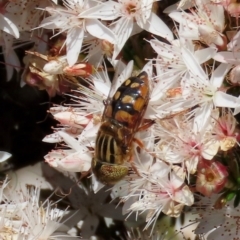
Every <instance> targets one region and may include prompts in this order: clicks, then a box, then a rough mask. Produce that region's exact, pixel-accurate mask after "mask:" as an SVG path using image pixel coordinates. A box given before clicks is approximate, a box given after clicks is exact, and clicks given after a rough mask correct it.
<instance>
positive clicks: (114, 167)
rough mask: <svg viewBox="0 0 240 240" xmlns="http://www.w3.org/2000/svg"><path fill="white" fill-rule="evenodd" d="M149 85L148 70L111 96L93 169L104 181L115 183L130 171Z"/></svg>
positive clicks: (101, 127) (96, 145) (107, 103)
mask: <svg viewBox="0 0 240 240" xmlns="http://www.w3.org/2000/svg"><path fill="white" fill-rule="evenodd" d="M149 97H150V87H149V80H148V75H147V73H146V72H142V73H140V74H139V75H138V76H137V77H130V78H129V79H127V80H125V82H123V83H122V85H121V86H120V87H119V88H118V89H117V90H116V92H115V93H114V95H113V97H110V96H109V97H108V99H107V102H106V105H105V110H104V113H103V116H102V124H101V126H100V129H99V131H98V134H97V138H96V144H95V156H94V157H93V159H92V170H93V173H94V174H95V176H96V177H97V179H98V180H99V181H100V182H102V183H104V184H115V183H116V182H118V181H120V180H121V179H123V178H124V176H126V175H127V174H128V167H127V166H126V164H125V163H126V162H129V161H131V159H132V148H133V142H134V140H135V139H134V135H135V134H136V132H138V131H139V127H140V125H141V123H142V120H143V116H144V114H145V111H146V108H147V106H148V102H149Z"/></svg>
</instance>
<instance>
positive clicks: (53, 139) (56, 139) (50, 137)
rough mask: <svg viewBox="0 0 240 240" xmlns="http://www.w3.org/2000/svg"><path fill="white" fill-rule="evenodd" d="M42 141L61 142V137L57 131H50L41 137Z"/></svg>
mask: <svg viewBox="0 0 240 240" xmlns="http://www.w3.org/2000/svg"><path fill="white" fill-rule="evenodd" d="M42 141H43V142H47V143H58V142H62V141H63V138H61V137H60V136H59V134H58V133H52V134H49V135H47V136H46V137H45V138H43V140H42Z"/></svg>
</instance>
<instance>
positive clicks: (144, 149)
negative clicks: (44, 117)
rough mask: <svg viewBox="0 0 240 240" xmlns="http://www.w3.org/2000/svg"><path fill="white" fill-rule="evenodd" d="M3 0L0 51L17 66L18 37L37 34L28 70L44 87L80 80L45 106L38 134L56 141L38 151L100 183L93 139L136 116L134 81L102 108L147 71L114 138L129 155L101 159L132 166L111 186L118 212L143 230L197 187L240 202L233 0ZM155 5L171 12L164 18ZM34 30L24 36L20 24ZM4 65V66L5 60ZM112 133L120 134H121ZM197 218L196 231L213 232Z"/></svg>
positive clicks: (194, 196)
mask: <svg viewBox="0 0 240 240" xmlns="http://www.w3.org/2000/svg"><path fill="white" fill-rule="evenodd" d="M2 2H3V3H2V4H1V6H2V11H1V14H0V17H1V21H2V26H1V29H2V30H1V36H2V40H3V41H2V46H3V53H4V54H5V55H4V56H8V58H9V59H10V60H9V61H7V60H6V59H7V58H6V59H5V60H6V62H7V63H11V64H12V65H14V66H15V68H16V69H17V65H19V64H17V61H18V60H17V58H15V56H16V54H15V53H14V51H13V49H14V48H12V46H17V43H15V42H14V41H16V40H22V41H23V42H26V41H27V42H33V43H35V44H33V45H34V46H33V48H32V49H31V50H29V51H27V54H28V55H27V56H26V57H25V61H24V63H25V66H26V70H25V71H24V73H23V75H22V79H23V81H25V82H26V83H27V84H30V85H32V86H37V87H38V88H39V89H45V90H47V92H48V94H49V95H50V96H54V95H55V94H57V93H66V92H69V90H70V89H72V88H74V87H75V89H74V90H73V91H72V93H71V95H70V96H71V99H72V100H71V101H72V102H71V103H69V104H66V105H64V106H61V105H56V106H54V107H52V108H50V110H49V111H50V113H51V114H52V115H53V117H54V118H55V119H56V120H57V121H59V122H60V124H59V125H58V127H57V128H55V129H54V130H55V131H54V133H53V134H50V135H48V136H46V137H45V138H44V139H43V141H45V142H50V143H56V144H59V145H60V147H58V148H57V149H55V150H52V151H51V152H50V153H49V154H48V155H46V156H45V160H46V162H47V163H48V164H49V165H50V166H52V167H54V168H56V169H58V170H59V171H61V172H64V173H65V172H68V174H69V175H70V176H75V174H76V173H81V177H82V178H84V177H87V176H92V178H91V179H92V186H93V189H94V190H95V191H96V192H97V191H99V189H101V188H102V187H103V184H102V183H100V182H99V181H98V180H99V179H96V176H95V175H94V174H92V172H93V171H92V167H96V166H94V164H93V163H92V159H93V157H94V156H95V155H96V154H99V153H97V152H96V151H94V150H95V149H96V144H102V145H104V144H103V142H104V141H105V140H103V139H101V141H100V140H99V142H98V143H96V137H97V134H98V131H99V128H100V126H101V124H102V119H106V118H107V117H108V118H109V119H110V120H108V123H109V124H110V123H111V124H113V125H114V124H116V121H118V120H119V119H127V120H126V121H131V120H130V118H131V117H129V115H134V114H135V113H133V112H134V111H135V108H134V107H136V108H138V107H139V106H138V105H137V104H138V102H139V101H138V99H134V97H133V96H132V95H133V94H134V93H133V91H131V90H132V88H133V87H132V86H131V87H129V86H128V88H129V91H128V94H127V97H133V99H134V100H135V101H134V102H131V103H130V104H129V98H127V99H125V100H123V99H120V100H119V99H118V97H117V96H115V99H114V101H115V102H116V101H117V102H118V104H119V105H121V104H123V102H124V101H126V102H124V103H128V104H129V106H128V109H127V108H126V109H127V110H126V111H125V112H124V111H123V112H124V113H122V112H121V111H120V110H119V116H118V118H117V117H114V116H113V115H112V116H111V117H109V112H108V111H107V110H109V109H110V108H108V107H109V105H111V104H112V103H113V99H112V98H113V94H115V93H116V92H117V91H118V93H119V94H121V91H123V90H121V89H123V88H127V87H126V86H127V85H126V86H124V87H120V86H121V85H122V84H123V82H124V81H125V80H127V79H129V78H130V77H132V76H134V77H136V76H138V75H139V73H141V72H146V74H147V76H148V80H149V88H150V97H149V99H147V100H146V103H147V107H146V112H145V114H144V116H141V118H140V117H139V119H135V121H136V122H138V121H140V122H141V125H140V127H139V128H137V129H135V128H133V131H132V132H131V134H129V132H127V133H126V135H125V136H124V138H125V139H128V138H131V140H129V141H128V143H129V145H130V146H124V144H123V143H120V142H118V145H120V144H122V145H121V146H122V149H124V148H125V147H127V148H129V149H130V151H129V152H127V151H126V150H122V151H126V152H127V153H126V155H127V157H128V159H127V161H123V163H121V164H119V163H114V162H111V164H110V165H111V166H110V167H109V169H108V170H109V171H112V170H113V169H115V170H114V171H117V170H116V169H117V167H116V166H117V165H118V166H119V165H121V166H122V165H124V166H125V167H126V168H127V169H128V174H126V176H124V177H123V178H122V180H121V181H119V182H117V183H116V184H115V185H114V186H112V187H111V197H112V198H113V199H115V198H120V203H121V204H122V206H123V214H129V215H131V214H132V213H136V214H137V215H141V216H143V218H144V219H145V222H146V225H145V229H147V228H149V226H154V225H155V223H156V221H157V220H158V218H159V216H160V214H162V213H164V214H165V215H168V216H170V217H179V216H180V215H181V214H182V213H183V212H184V209H185V208H186V207H191V206H194V204H197V203H198V201H199V200H198V199H199V196H201V197H203V198H207V197H212V196H215V195H217V196H218V200H216V198H215V200H214V198H211V199H212V201H213V202H212V205H214V206H215V207H217V205H218V207H219V205H221V207H222V208H223V209H228V208H227V207H225V204H226V203H227V202H228V201H230V200H232V199H234V200H233V201H234V206H238V205H239V203H240V198H239V188H240V185H239V184H240V181H239V177H240V170H239V165H240V160H239V159H240V158H239V138H240V136H239V125H238V122H237V118H236V115H237V114H238V113H239V112H240V97H239V96H240V91H239V89H240V88H239V87H240V82H239V75H240V74H239V73H238V71H239V66H240V65H239V64H240V60H239V59H240V56H239V46H240V31H239V30H238V28H239V27H238V16H239V13H240V10H239V6H238V5H239V4H238V3H236V1H224V0H222V1H221V0H219V1H214V0H195V1H186V0H181V1H180V2H179V3H178V4H175V5H171V6H168V7H167V8H166V9H165V10H164V11H161V9H160V7H159V4H158V2H155V1H153V0H149V1H147V0H116V1H113V0H108V1H95V0H63V1H62V5H60V3H58V2H51V1H50V0H48V1H41V4H39V3H37V2H38V1H28V0H21V1H20V0H19V1H2ZM169 5H170V4H169ZM25 9H27V11H25ZM159 11H161V13H160V14H159ZM18 16H21V22H20V23H19V22H18V21H17V19H18ZM159 16H161V18H162V19H164V18H166V19H167V21H168V22H171V23H172V24H170V26H171V29H170V27H168V25H167V24H166V23H165V22H164V21H163V20H162V19H161V18H160V17H159ZM163 16H164V17H163ZM226 16H228V18H227V17H226ZM33 30H34V31H33ZM143 30H145V32H143ZM30 31H32V32H31V38H29V36H25V35H24V34H25V33H29V34H30ZM23 33H24V34H23ZM144 34H145V35H144ZM136 36H138V37H139V36H140V37H142V36H145V39H144V43H143V41H142V40H143V39H141V41H138V42H136V41H137V40H139V39H138V38H137V37H136ZM21 37H22V38H23V39H20V38H21ZM24 37H25V38H24ZM7 39H11V40H7ZM13 40H14V41H13ZM43 40H44V41H43ZM46 42H47V43H48V45H50V47H47V46H46V44H45V43H46ZM10 43H11V44H10ZM43 43H44V44H43ZM136 45H139V46H138V50H139V49H140V50H142V51H144V47H146V46H147V47H146V49H147V51H151V52H152V54H147V55H146V56H147V57H148V60H146V59H140V57H139V56H140V55H141V53H139V56H136V55H137V54H136V53H134V54H135V55H134V54H132V55H134V56H132V57H131V58H132V59H131V60H133V59H134V60H135V63H134V62H133V61H130V60H129V58H127V57H125V55H127V54H128V53H129V52H130V50H131V46H134V47H135V46H136ZM129 46H130V47H129ZM135 49H136V48H135ZM149 56H150V57H149ZM120 59H121V60H120ZM109 66H110V67H109ZM112 69H114V72H115V74H114V79H113V80H112V81H111V80H110V78H109V73H111V70H112ZM7 70H8V75H9V77H10V76H11V72H10V71H12V68H11V67H10V66H8V67H7ZM119 87H120V88H119ZM117 89H118V90H117ZM141 91H143V90H141ZM114 104H115V103H114ZM135 104H136V105H137V106H136V105H135ZM139 104H141V103H139ZM133 108H134V109H133ZM139 108H140V107H139ZM133 110H134V111H133ZM124 114H125V115H127V117H126V116H125V115H124ZM102 116H103V118H102ZM106 116H107V117H106ZM121 121H122V120H119V122H120V123H119V122H118V124H120V125H121ZM113 122H114V123H113ZM121 126H122V125H121ZM122 127H123V126H122ZM112 128H114V127H112ZM119 132H120V131H119ZM119 132H117V131H116V138H117V137H118V136H119V135H120V134H123V135H124V131H122V132H121V133H119ZM106 135H111V134H109V133H108V132H107V133H106ZM129 135H132V136H129ZM106 139H107V137H106ZM102 145H101V146H98V147H99V149H101V151H103V149H104V148H105V149H108V151H109V152H111V151H113V150H115V153H116V155H117V154H118V152H117V151H116V149H117V147H116V146H110V145H111V143H110V142H109V145H104V146H102ZM112 145H114V144H112ZM121 146H120V147H121ZM111 148H113V149H112V150H111ZM109 154H110V153H109ZM106 159H107V157H106ZM113 159H114V158H113ZM104 162H106V161H102V163H99V164H100V165H101V166H104V164H105V163H104ZM114 164H116V165H114ZM101 166H99V167H98V166H97V168H98V169H97V170H96V171H100V170H101ZM115 167H116V168H115ZM91 174H92V175H91ZM219 202H220V203H221V204H219ZM200 212H201V211H199V213H200ZM231 213H232V211H230V213H229V214H228V217H229V216H230V217H229V218H231ZM225 215H226V214H225ZM226 221H227V220H226ZM200 225H201V223H200ZM220 225H221V226H224V225H222V222H221V224H220V223H219V227H217V230H216V231H215V232H218V233H219V234H220V233H221V231H224V229H222V227H221V226H220ZM214 227H216V225H215V226H214ZM235 227H238V226H235ZM199 228H200V227H199ZM199 228H198V229H199ZM152 229H154V228H152ZM198 229H197V230H196V234H205V233H207V232H208V231H209V229H208V228H204V229H203V228H201V231H200V230H198ZM210 230H212V229H210ZM204 231H205V232H204ZM213 235H214V233H211V234H210V235H209V236H210V237H209V239H211V236H213ZM233 235H234V234H233ZM233 237H234V236H233Z"/></svg>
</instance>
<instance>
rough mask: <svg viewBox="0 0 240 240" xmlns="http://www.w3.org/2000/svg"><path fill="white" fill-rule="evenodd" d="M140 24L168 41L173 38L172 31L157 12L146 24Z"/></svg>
mask: <svg viewBox="0 0 240 240" xmlns="http://www.w3.org/2000/svg"><path fill="white" fill-rule="evenodd" d="M139 26H140V27H141V28H142V29H144V30H146V31H148V32H150V33H153V34H156V35H158V36H160V37H163V38H166V39H167V40H168V41H171V40H173V33H172V31H171V30H170V29H169V27H168V26H167V25H166V24H165V23H164V22H163V21H162V20H161V19H160V18H159V17H158V16H157V15H156V14H155V13H152V14H151V16H150V17H149V19H148V20H147V22H146V23H145V24H143V25H139Z"/></svg>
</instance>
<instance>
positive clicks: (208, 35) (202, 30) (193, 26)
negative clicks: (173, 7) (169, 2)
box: [169, 0, 226, 48]
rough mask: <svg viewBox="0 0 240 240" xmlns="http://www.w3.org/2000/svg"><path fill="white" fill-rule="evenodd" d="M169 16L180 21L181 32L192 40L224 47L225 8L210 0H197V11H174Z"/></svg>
mask: <svg viewBox="0 0 240 240" xmlns="http://www.w3.org/2000/svg"><path fill="white" fill-rule="evenodd" d="M169 16H170V17H171V18H172V19H173V20H175V21H176V22H178V23H180V31H179V34H180V35H181V36H182V37H184V38H188V39H191V40H200V41H202V42H204V43H205V44H207V45H209V46H211V45H216V46H218V47H222V48H223V47H224V46H225V44H226V41H225V37H224V35H223V34H222V31H223V30H224V27H225V17H224V8H223V7H222V6H219V5H216V4H213V3H212V2H211V1H210V0H204V1H202V0H197V1H196V11H194V10H192V11H191V13H187V12H172V13H170V14H169Z"/></svg>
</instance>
